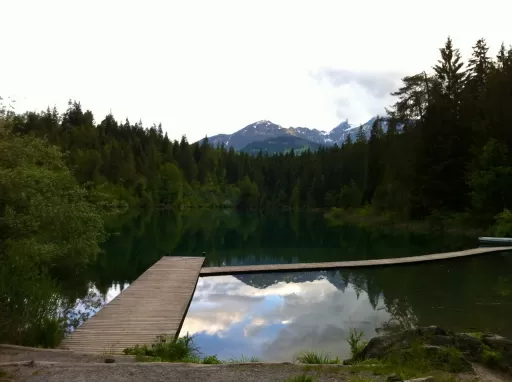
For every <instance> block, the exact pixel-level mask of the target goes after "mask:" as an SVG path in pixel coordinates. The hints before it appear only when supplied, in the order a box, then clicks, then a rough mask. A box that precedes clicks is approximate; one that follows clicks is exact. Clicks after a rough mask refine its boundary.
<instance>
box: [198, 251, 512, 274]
mask: <svg viewBox="0 0 512 382" xmlns="http://www.w3.org/2000/svg"><path fill="white" fill-rule="evenodd" d="M503 251H512V247H510V246H508V247H482V248H474V249H468V250H464V251H457V252H447V253H435V254H431V255H424V256H412V257H398V258H391V259H376V260H356V261H334V262H326V263H295V264H267V265H239V266H228V267H204V268H202V269H201V273H200V275H201V276H219V275H232V274H237V273H263V272H290V271H306V270H320V269H332V268H356V267H370V266H386V265H398V264H412V263H422V262H426V261H435V260H447V259H454V258H459V257H467V256H475V255H482V254H485V253H491V252H503Z"/></svg>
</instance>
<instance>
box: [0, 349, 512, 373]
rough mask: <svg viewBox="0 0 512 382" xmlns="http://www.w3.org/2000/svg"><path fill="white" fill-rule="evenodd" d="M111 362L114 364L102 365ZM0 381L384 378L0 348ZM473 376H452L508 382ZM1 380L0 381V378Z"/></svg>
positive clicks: (329, 369)
mask: <svg viewBox="0 0 512 382" xmlns="http://www.w3.org/2000/svg"><path fill="white" fill-rule="evenodd" d="M106 358H113V359H114V361H115V362H114V363H105V359H106ZM0 370H2V371H3V373H0V381H51V382H75V381H76V382H78V381H102V382H106V381H115V382H125V381H144V382H152V381H176V382H178V381H187V382H188V381H201V382H221V381H222V382H224V381H226V382H230V381H233V382H239V381H243V382H252V381H255V382H256V381H257V382H265V381H275V382H284V381H286V380H287V379H289V378H292V377H297V376H300V375H302V374H308V375H310V376H312V377H313V378H315V381H318V382H323V381H348V382H367V381H386V380H387V376H374V375H372V374H371V373H357V374H356V373H351V372H350V367H344V366H325V367H321V368H320V369H319V370H318V369H316V368H311V367H307V366H305V365H299V364H272V363H257V364H223V365H198V364H179V363H139V362H135V360H134V358H133V357H131V356H110V355H92V354H79V353H73V352H69V351H66V350H48V349H34V348H25V347H20V346H10V345H0ZM475 372H476V374H474V375H472V374H465V375H459V376H457V379H458V380H461V381H484V382H501V381H510V379H503V377H502V376H498V375H496V374H494V373H490V372H489V371H488V370H485V369H483V368H480V367H476V368H475ZM5 373H7V374H5ZM2 374H3V375H2Z"/></svg>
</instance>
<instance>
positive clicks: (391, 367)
mask: <svg viewBox="0 0 512 382" xmlns="http://www.w3.org/2000/svg"><path fill="white" fill-rule="evenodd" d="M469 368H470V366H469V365H468V363H467V362H466V361H465V359H464V357H463V355H462V353H461V352H460V350H458V349H456V348H445V347H435V346H430V347H429V346H424V345H423V344H422V343H421V342H420V341H418V342H417V343H413V344H412V346H411V347H410V348H409V349H406V350H404V349H402V350H399V351H396V352H391V353H389V354H388V355H387V356H386V357H385V358H383V359H382V360H364V361H352V362H351V366H350V370H349V372H350V373H352V374H356V373H363V372H366V373H372V374H373V375H389V374H397V375H398V376H400V377H401V378H402V379H409V378H414V377H423V376H428V375H437V376H438V377H439V378H438V379H439V380H443V381H444V380H446V381H450V380H451V377H452V375H451V374H452V373H460V372H464V371H469ZM438 379H436V380H438Z"/></svg>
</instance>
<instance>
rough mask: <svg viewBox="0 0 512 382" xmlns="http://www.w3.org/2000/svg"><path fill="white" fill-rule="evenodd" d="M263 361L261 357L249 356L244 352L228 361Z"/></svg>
mask: <svg viewBox="0 0 512 382" xmlns="http://www.w3.org/2000/svg"><path fill="white" fill-rule="evenodd" d="M256 362H261V359H259V358H258V357H254V356H253V357H247V356H245V355H243V354H242V356H241V357H240V358H230V359H229V361H228V363H256Z"/></svg>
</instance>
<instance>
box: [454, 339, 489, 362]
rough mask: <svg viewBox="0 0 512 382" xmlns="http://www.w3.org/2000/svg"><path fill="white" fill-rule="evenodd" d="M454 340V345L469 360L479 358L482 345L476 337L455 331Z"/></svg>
mask: <svg viewBox="0 0 512 382" xmlns="http://www.w3.org/2000/svg"><path fill="white" fill-rule="evenodd" d="M454 340H455V344H454V346H455V347H456V348H457V349H459V350H460V351H461V352H462V353H463V354H464V355H465V356H466V357H468V358H469V359H470V360H472V361H477V360H479V359H480V355H481V353H482V350H483V347H484V345H483V343H482V341H480V340H479V339H478V338H476V337H474V336H471V335H468V334H464V333H457V334H455V335H454Z"/></svg>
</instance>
